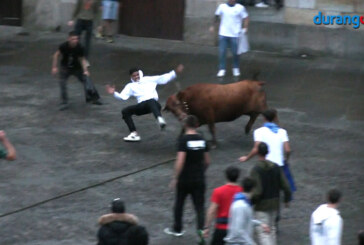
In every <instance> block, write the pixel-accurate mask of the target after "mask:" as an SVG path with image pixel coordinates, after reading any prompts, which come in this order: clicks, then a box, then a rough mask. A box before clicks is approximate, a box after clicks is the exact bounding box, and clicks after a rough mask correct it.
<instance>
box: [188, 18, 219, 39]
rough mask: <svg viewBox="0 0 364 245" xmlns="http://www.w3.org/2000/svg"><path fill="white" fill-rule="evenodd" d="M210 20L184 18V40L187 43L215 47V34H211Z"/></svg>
mask: <svg viewBox="0 0 364 245" xmlns="http://www.w3.org/2000/svg"><path fill="white" fill-rule="evenodd" d="M210 26H211V18H192V17H190V18H188V17H186V18H185V33H184V40H185V41H186V42H188V43H199V44H206V45H215V44H216V37H217V34H214V33H211V32H210V31H209V27H210Z"/></svg>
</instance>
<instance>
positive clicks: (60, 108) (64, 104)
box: [58, 103, 69, 111]
mask: <svg viewBox="0 0 364 245" xmlns="http://www.w3.org/2000/svg"><path fill="white" fill-rule="evenodd" d="M68 108H69V105H68V103H61V104H60V105H59V108H58V109H59V110H60V111H64V110H67V109H68Z"/></svg>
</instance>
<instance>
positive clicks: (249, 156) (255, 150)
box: [239, 141, 260, 162]
mask: <svg viewBox="0 0 364 245" xmlns="http://www.w3.org/2000/svg"><path fill="white" fill-rule="evenodd" d="M259 144H260V141H255V142H254V146H253V148H252V149H251V151H250V152H249V154H248V155H246V156H242V157H240V158H239V161H241V162H246V161H248V160H249V159H250V158H252V157H253V156H255V155H256V154H258V145H259Z"/></svg>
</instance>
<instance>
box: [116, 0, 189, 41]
mask: <svg viewBox="0 0 364 245" xmlns="http://www.w3.org/2000/svg"><path fill="white" fill-rule="evenodd" d="M184 5H185V4H184V0H122V8H121V10H120V16H119V32H120V33H122V34H126V35H130V36H137V37H154V38H163V39H174V40H182V39H183V23H184V9H185V6H184Z"/></svg>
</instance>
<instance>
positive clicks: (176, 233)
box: [164, 228, 185, 237]
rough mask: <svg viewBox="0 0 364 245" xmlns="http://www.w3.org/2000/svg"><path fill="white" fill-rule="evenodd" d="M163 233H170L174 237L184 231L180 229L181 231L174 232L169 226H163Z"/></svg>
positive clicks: (181, 234)
mask: <svg viewBox="0 0 364 245" xmlns="http://www.w3.org/2000/svg"><path fill="white" fill-rule="evenodd" d="M164 233H166V234H168V235H172V236H176V237H180V236H183V234H185V231H181V232H175V231H173V230H172V229H170V228H165V229H164Z"/></svg>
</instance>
